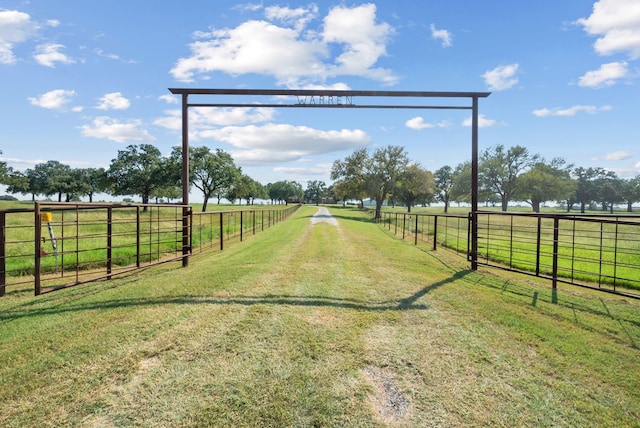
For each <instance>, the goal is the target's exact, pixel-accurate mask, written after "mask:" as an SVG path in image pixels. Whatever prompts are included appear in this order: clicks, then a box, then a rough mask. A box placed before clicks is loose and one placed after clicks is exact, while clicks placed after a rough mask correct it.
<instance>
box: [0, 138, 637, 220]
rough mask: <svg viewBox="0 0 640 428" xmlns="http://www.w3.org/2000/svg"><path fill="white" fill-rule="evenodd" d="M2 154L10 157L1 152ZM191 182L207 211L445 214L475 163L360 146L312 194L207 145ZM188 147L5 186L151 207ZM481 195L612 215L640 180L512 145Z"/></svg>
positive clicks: (174, 181) (463, 192) (31, 175)
mask: <svg viewBox="0 0 640 428" xmlns="http://www.w3.org/2000/svg"><path fill="white" fill-rule="evenodd" d="M0 153H1V152H0ZM189 167H190V171H189V182H190V186H191V187H195V188H196V189H198V190H199V191H200V192H202V196H203V201H204V202H203V207H202V210H203V211H206V209H207V204H208V203H209V201H210V200H212V199H216V200H217V202H218V203H220V200H221V199H226V200H228V201H230V202H232V203H235V202H236V201H242V200H243V199H244V200H245V201H246V203H247V204H252V203H253V202H254V201H255V199H263V200H270V201H271V202H272V203H288V202H302V201H304V202H308V203H320V201H323V200H327V199H329V200H333V201H343V202H346V201H352V200H355V201H359V202H360V204H363V202H364V200H365V199H370V200H372V201H373V202H375V205H376V215H377V216H379V215H380V210H381V208H382V205H383V204H384V203H385V202H386V203H389V204H392V205H395V204H403V205H405V206H406V207H407V210H408V211H409V212H410V211H411V207H412V206H416V205H423V206H424V205H430V204H432V203H435V202H440V203H442V204H443V205H444V211H445V213H446V212H447V211H448V208H449V206H450V204H452V203H458V204H462V203H469V202H470V200H471V162H469V161H466V162H463V163H460V164H458V165H456V166H455V167H451V166H448V165H445V166H443V167H441V168H439V169H437V170H436V171H434V172H431V171H429V170H427V169H426V168H424V167H422V166H421V165H420V164H419V163H418V162H415V161H412V160H411V159H410V158H409V156H408V154H407V152H406V150H405V149H404V147H401V146H393V145H390V146H387V147H384V148H379V149H376V150H374V151H372V152H371V151H369V150H368V149H366V148H362V149H358V150H355V151H354V152H353V153H352V154H351V155H349V156H347V157H345V158H344V159H340V160H336V161H334V162H333V165H332V168H331V180H333V181H334V182H333V184H332V185H329V186H327V184H326V183H325V182H324V181H319V180H312V181H308V182H307V187H306V189H303V187H302V185H301V184H300V183H297V182H295V181H287V180H284V181H278V182H275V183H268V184H267V185H263V184H261V183H259V182H258V181H256V180H254V179H252V178H251V177H249V176H248V175H246V174H244V173H243V172H242V169H241V168H240V167H238V166H236V165H235V163H234V161H233V158H232V156H231V155H229V154H228V153H226V152H225V151H223V150H221V149H215V150H211V149H209V148H208V147H204V146H203V147H196V148H190V149H189ZM181 169H182V151H181V148H180V147H175V148H174V149H173V150H172V152H171V154H170V155H169V156H166V157H164V156H162V155H161V153H160V151H159V150H158V149H157V148H156V147H155V146H153V145H150V144H141V145H137V146H136V145H130V146H128V147H127V148H126V149H124V150H119V151H118V155H117V157H116V158H115V159H112V161H111V163H110V165H109V167H108V168H107V169H104V168H71V167H70V166H68V165H64V164H62V163H60V162H58V161H48V162H44V163H41V164H37V165H35V167H34V168H32V169H27V170H25V171H17V170H13V169H12V168H10V167H8V166H7V165H6V163H5V162H0V184H5V185H6V186H7V192H8V193H12V194H16V193H20V194H23V195H27V194H30V195H31V196H32V199H33V200H35V199H36V196H38V195H44V196H46V197H52V196H57V198H58V201H63V200H64V201H67V202H69V201H76V200H79V199H80V197H87V198H88V199H89V202H93V197H94V195H96V194H99V193H106V194H109V195H112V196H133V195H137V196H140V197H141V199H142V202H143V203H144V204H147V203H149V202H150V201H151V200H154V199H155V201H156V202H157V201H158V200H160V199H167V200H169V201H170V200H175V199H178V198H180V197H181V194H182V190H181V189H182V184H181V183H182V172H181ZM478 199H479V202H480V203H483V204H485V205H486V206H496V205H498V204H499V206H500V207H501V209H502V210H503V211H506V210H507V209H508V206H509V204H510V203H513V202H525V203H527V204H529V205H530V206H531V207H532V209H533V211H535V212H538V211H539V210H540V208H541V206H542V205H543V204H544V203H546V202H550V201H553V202H557V203H559V204H562V205H564V206H566V209H567V212H569V211H571V210H572V209H574V207H575V206H578V207H579V210H580V212H582V213H584V212H585V210H586V209H587V208H589V209H601V210H609V211H610V212H613V207H614V205H616V204H622V203H624V204H626V205H627V211H629V212H631V211H632V205H633V204H634V203H636V202H640V176H636V177H634V178H631V179H623V178H619V177H617V175H616V174H615V173H614V172H612V171H607V170H605V169H604V168H600V167H589V168H583V167H576V166H575V165H573V164H569V163H567V162H566V161H565V160H564V159H562V158H554V159H551V160H550V161H547V160H545V159H544V158H542V157H541V156H540V155H538V154H531V153H530V152H529V151H528V150H527V148H525V147H522V146H513V147H510V148H508V149H507V148H505V147H504V146H503V145H497V146H494V147H490V148H488V149H486V150H484V151H483V152H481V154H480V156H479V165H478Z"/></svg>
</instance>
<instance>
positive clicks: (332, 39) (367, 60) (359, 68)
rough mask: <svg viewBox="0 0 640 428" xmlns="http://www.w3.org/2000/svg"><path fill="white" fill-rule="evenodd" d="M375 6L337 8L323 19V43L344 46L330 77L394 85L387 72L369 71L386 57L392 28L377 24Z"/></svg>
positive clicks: (391, 77) (394, 79) (380, 70)
mask: <svg viewBox="0 0 640 428" xmlns="http://www.w3.org/2000/svg"><path fill="white" fill-rule="evenodd" d="M375 21H376V6H375V5H374V4H364V5H361V6H357V7H354V8H348V7H342V6H336V7H334V8H333V9H331V10H330V11H329V14H328V15H327V16H326V17H325V18H324V32H323V34H322V36H323V40H324V41H325V42H327V43H338V44H342V45H343V53H342V54H341V55H339V56H338V57H337V58H336V60H335V62H336V67H333V68H332V71H331V72H330V74H331V75H334V76H336V75H340V74H346V75H355V76H366V77H369V78H372V79H374V80H379V81H382V82H384V83H388V84H392V83H395V82H396V80H397V78H396V77H395V76H394V75H393V73H392V72H391V71H390V70H386V69H381V68H372V67H373V66H374V64H375V63H376V62H377V61H378V59H379V58H380V57H382V56H384V55H385V54H386V50H387V42H388V41H389V38H390V37H391V35H392V34H393V28H392V27H391V26H390V25H389V24H387V23H384V22H383V23H381V24H376V22H375Z"/></svg>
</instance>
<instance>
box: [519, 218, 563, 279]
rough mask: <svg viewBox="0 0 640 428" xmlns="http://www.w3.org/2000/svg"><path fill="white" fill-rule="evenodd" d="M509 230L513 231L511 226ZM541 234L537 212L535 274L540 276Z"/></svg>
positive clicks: (540, 220) (540, 224) (540, 223)
mask: <svg viewBox="0 0 640 428" xmlns="http://www.w3.org/2000/svg"><path fill="white" fill-rule="evenodd" d="M511 230H512V231H513V226H512V227H511ZM512 233H513V232H512ZM554 233H555V231H554ZM541 235H542V217H541V216H540V214H538V236H537V239H536V276H540V241H541V239H542V236H541ZM511 242H513V239H511ZM554 278H555V274H554Z"/></svg>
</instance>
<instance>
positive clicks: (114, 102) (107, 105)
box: [96, 92, 131, 110]
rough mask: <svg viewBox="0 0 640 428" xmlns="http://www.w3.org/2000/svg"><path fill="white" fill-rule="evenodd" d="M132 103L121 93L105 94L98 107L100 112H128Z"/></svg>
mask: <svg viewBox="0 0 640 428" xmlns="http://www.w3.org/2000/svg"><path fill="white" fill-rule="evenodd" d="M130 105H131V103H130V102H129V100H128V99H126V98H125V97H123V96H122V93H120V92H112V93H110V94H105V95H104V96H103V97H102V98H100V103H99V104H98V105H97V106H96V108H97V109H98V110H126V109H128V108H129V106H130Z"/></svg>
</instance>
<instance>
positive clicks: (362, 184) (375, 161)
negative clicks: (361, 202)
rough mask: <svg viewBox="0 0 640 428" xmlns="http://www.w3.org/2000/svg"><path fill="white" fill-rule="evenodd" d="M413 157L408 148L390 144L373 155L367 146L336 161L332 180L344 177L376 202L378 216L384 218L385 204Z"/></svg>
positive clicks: (345, 180)
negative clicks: (410, 155)
mask: <svg viewBox="0 0 640 428" xmlns="http://www.w3.org/2000/svg"><path fill="white" fill-rule="evenodd" d="M408 164H409V158H408V156H407V152H406V151H405V149H404V147H399V146H387V147H385V148H379V149H377V150H375V151H374V152H373V154H372V155H369V153H368V152H367V150H366V149H359V150H356V151H355V152H354V153H353V154H352V155H351V156H348V157H347V158H345V160H344V161H340V160H338V161H335V162H334V163H333V166H332V168H331V179H332V180H341V181H343V182H344V183H347V185H348V186H351V187H352V188H353V189H354V193H359V194H361V195H362V194H364V195H366V196H368V197H369V198H371V199H372V200H374V201H375V203H376V214H375V218H376V219H378V218H380V217H381V211H382V204H383V202H384V201H385V200H387V198H388V197H389V195H391V194H392V192H393V190H394V189H395V188H396V186H397V183H398V182H399V180H400V177H401V174H402V173H403V172H404V171H405V169H406V168H407V165H408Z"/></svg>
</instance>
